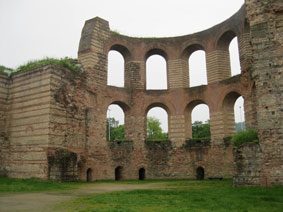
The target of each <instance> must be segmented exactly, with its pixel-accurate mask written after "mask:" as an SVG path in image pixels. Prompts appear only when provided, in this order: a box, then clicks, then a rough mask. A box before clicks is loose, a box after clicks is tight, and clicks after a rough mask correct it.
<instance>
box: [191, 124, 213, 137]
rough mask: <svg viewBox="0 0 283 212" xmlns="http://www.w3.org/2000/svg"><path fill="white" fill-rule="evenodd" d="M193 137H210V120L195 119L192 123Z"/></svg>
mask: <svg viewBox="0 0 283 212" xmlns="http://www.w3.org/2000/svg"><path fill="white" fill-rule="evenodd" d="M192 133H193V139H210V122H209V120H208V121H206V122H205V123H202V122H201V121H195V122H194V123H193V125H192Z"/></svg>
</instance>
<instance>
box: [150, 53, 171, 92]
mask: <svg viewBox="0 0 283 212" xmlns="http://www.w3.org/2000/svg"><path fill="white" fill-rule="evenodd" d="M153 53H155V52H153ZM167 88H168V83H167V62H166V59H165V58H164V56H163V55H161V54H160V55H159V54H153V55H150V56H149V57H148V58H147V60H146V89H147V90H165V89H167Z"/></svg>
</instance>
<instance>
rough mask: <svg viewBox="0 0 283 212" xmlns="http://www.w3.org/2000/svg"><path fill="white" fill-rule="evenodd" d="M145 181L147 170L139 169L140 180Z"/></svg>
mask: <svg viewBox="0 0 283 212" xmlns="http://www.w3.org/2000/svg"><path fill="white" fill-rule="evenodd" d="M144 179H145V169H144V168H140V169H139V180H144Z"/></svg>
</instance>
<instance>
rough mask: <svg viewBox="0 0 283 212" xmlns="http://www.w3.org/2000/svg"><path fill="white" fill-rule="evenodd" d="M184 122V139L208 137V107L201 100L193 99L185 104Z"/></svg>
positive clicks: (205, 138)
mask: <svg viewBox="0 0 283 212" xmlns="http://www.w3.org/2000/svg"><path fill="white" fill-rule="evenodd" d="M185 123H186V139H200V140H202V139H204V140H209V139H210V136H211V133H210V114H209V107H208V105H207V104H205V103H204V102H203V101H201V100H195V101H193V102H191V103H189V104H188V105H187V108H186V112H185Z"/></svg>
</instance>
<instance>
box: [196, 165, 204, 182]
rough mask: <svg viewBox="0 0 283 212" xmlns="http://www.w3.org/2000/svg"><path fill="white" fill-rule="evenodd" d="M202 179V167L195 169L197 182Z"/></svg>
mask: <svg viewBox="0 0 283 212" xmlns="http://www.w3.org/2000/svg"><path fill="white" fill-rule="evenodd" d="M203 179H204V169H203V168H202V167H198V168H197V180H203Z"/></svg>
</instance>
